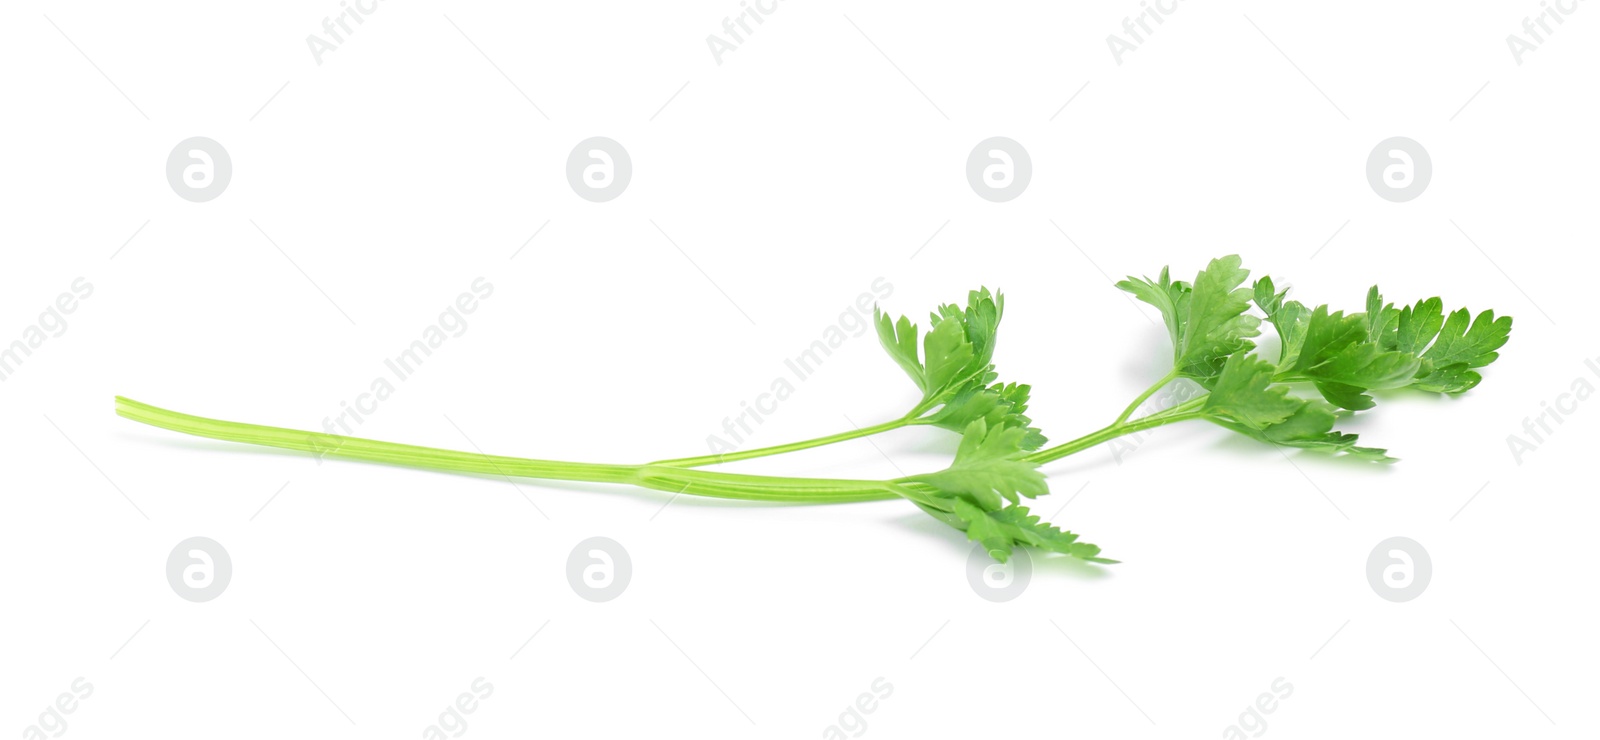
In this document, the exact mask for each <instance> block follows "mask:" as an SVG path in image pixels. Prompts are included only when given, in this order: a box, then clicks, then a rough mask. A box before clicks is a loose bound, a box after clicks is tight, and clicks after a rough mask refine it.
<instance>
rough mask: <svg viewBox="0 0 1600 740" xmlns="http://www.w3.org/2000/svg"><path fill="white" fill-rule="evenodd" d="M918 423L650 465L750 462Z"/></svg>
mask: <svg viewBox="0 0 1600 740" xmlns="http://www.w3.org/2000/svg"><path fill="white" fill-rule="evenodd" d="M918 423H920V422H919V421H917V420H916V419H913V418H910V417H906V418H901V419H895V420H894V421H886V422H884V423H882V424H874V425H872V426H869V427H861V428H859V429H852V430H850V431H848V432H840V433H838V434H830V435H828V436H826V437H817V438H816V439H808V440H804V441H801V442H789V443H787V444H781V445H773V446H771V447H758V448H756V449H753V450H738V451H734V452H720V453H716V454H713V455H700V456H697V457H679V458H673V459H671V460H657V461H655V462H653V463H650V464H651V465H659V466H663V467H674V468H698V467H701V466H704V465H719V464H721V463H729V462H734V461H736V460H750V459H752V458H757V457H766V456H768V455H781V454H783V453H785V452H794V451H796V450H807V449H811V448H813V447H822V446H823V445H831V444H834V443H836V442H844V441H846V440H851V439H860V438H862V437H870V436H872V435H874V434H882V433H883V432H887V431H890V430H893V429H899V428H901V427H907V426H911V425H913V424H918Z"/></svg>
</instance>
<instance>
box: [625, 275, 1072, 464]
mask: <svg viewBox="0 0 1600 740" xmlns="http://www.w3.org/2000/svg"><path fill="white" fill-rule="evenodd" d="M1005 306H1006V301H1005V296H1003V295H1001V294H1000V293H998V292H996V293H993V294H991V293H990V292H989V289H988V288H980V289H978V290H974V291H970V292H968V293H967V306H966V308H962V307H960V306H957V305H955V304H944V305H942V306H939V308H938V310H937V311H934V312H932V313H930V314H929V319H930V320H929V325H930V327H931V328H930V330H929V331H928V333H927V335H926V336H923V337H921V342H920V346H921V350H920V352H919V350H918V346H919V342H918V333H919V329H918V327H917V325H916V324H913V323H911V320H910V319H908V318H906V317H905V316H901V317H900V319H899V321H895V320H892V319H890V318H889V315H888V314H885V313H883V312H882V311H880V310H878V309H876V308H874V309H873V319H874V321H873V323H874V324H875V325H876V326H877V328H878V339H879V341H881V342H882V344H883V348H884V349H885V350H887V351H888V353H889V356H890V357H891V358H893V359H894V361H895V362H896V363H898V364H899V365H900V367H901V368H902V369H904V370H905V371H906V374H907V375H910V376H911V380H912V382H914V383H916V384H917V388H918V389H919V390H921V391H922V399H921V400H920V401H918V402H917V404H916V405H915V406H913V407H912V408H911V410H910V411H908V412H906V414H905V415H904V416H901V417H900V418H898V419H894V420H891V421H887V422H884V423H881V424H874V425H871V426H865V427H860V428H858V429H852V430H850V431H846V432H841V433H839V434H832V435H828V436H826V437H818V438H816V439H810V440H805V441H802V442H790V443H787V444H781V445H774V446H771V447H761V448H756V449H750V450H740V451H736V452H724V453H719V454H714V455H701V456H698V457H684V458H675V459H671V460H661V461H658V462H657V463H656V464H658V465H672V466H675V467H683V468H693V467H701V466H704V465H715V464H718V463H726V462H734V461H736V460H749V459H752V458H757V457H766V456H768V455H777V454H780V453H785V452H795V451H797V450H804V449H809V448H812V447H821V446H823V445H828V444H833V443H835V442H843V441H845V440H850V439H858V438H861V437H867V436H870V435H874V434H882V433H883V432H887V431H891V430H894V429H901V428H904V427H909V426H922V425H928V426H936V427H940V428H943V429H949V430H951V431H954V432H961V431H963V430H965V429H966V427H967V425H968V424H971V423H972V422H973V421H975V420H977V419H983V420H985V421H987V422H988V423H989V424H990V425H991V426H994V425H1000V426H1005V427H1016V428H1019V429H1022V430H1024V434H1023V436H1022V438H1021V444H1022V445H1023V448H1024V449H1028V450H1036V449H1039V447H1041V446H1043V445H1044V443H1045V437H1044V435H1043V434H1041V433H1040V432H1039V430H1038V429H1036V428H1034V427H1033V426H1032V424H1033V422H1032V420H1030V419H1029V418H1028V416H1027V414H1026V413H1025V412H1026V411H1027V410H1028V392H1029V390H1030V388H1029V386H1027V385H1022V384H1018V383H1010V384H1004V383H996V382H995V378H996V377H998V376H997V375H996V373H995V369H994V363H993V362H992V360H993V357H994V346H995V337H996V334H997V332H998V331H999V328H1000V317H1001V316H1002V315H1004V313H1005Z"/></svg>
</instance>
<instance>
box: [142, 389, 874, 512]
mask: <svg viewBox="0 0 1600 740" xmlns="http://www.w3.org/2000/svg"><path fill="white" fill-rule="evenodd" d="M117 414H118V415H119V416H123V417H125V418H128V419H132V420H134V421H137V422H141V423H144V424H149V425H151V426H157V427H161V428H163V429H170V430H172V431H175V432H182V433H184V434H192V435H195V436H198V437H209V438H211V439H221V440H227V441H230V442H243V443H246V444H255V445H264V446H267V447H278V448H282V449H288V450H300V451H304V452H311V453H314V454H316V455H318V456H327V457H340V458H348V459H353V460H366V461H369V462H379V463H388V464H391V465H404V466H408V467H414V468H426V469H430V470H446V471H451V472H458V473H481V474H485V475H501V476H517V477H520V478H540V479H544V480H566V481H591V482H600V483H628V484H632V485H636V486H642V487H645V488H653V489H656V490H661V491H669V492H672V493H688V494H693V495H697V496H714V497H718V498H732V499H742V500H747V501H782V502H794V503H847V502H854V501H879V500H883V499H891V498H897V497H899V494H898V493H897V492H896V491H895V489H894V487H893V486H892V485H891V484H889V483H886V482H883V481H868V480H843V479H828V478H787V477H777V476H759V475H737V474H733V473H718V472H712V471H705V470H685V469H682V468H678V467H674V466H669V465H654V464H645V465H607V464H599V463H581V462H565V461H559V460H535V459H531V458H524V457H507V456H504V455H486V454H482V453H476V452H459V451H456V450H445V449H440V448H437V447H420V446H417V445H407V444H398V443H395V442H380V441H377V440H371V439H362V438H360V437H346V436H342V435H337V434H324V433H321V432H307V431H302V430H297V429H285V428H283V427H270V426H262V425H259V424H245V423H241V422H233V421H221V420H218V419H207V418H205V417H200V416H193V415H190V414H183V413H179V412H176V411H169V410H167V409H162V408H158V407H155V406H151V405H149V404H146V403H140V402H138V401H134V400H132V399H128V398H123V397H121V396H118V397H117Z"/></svg>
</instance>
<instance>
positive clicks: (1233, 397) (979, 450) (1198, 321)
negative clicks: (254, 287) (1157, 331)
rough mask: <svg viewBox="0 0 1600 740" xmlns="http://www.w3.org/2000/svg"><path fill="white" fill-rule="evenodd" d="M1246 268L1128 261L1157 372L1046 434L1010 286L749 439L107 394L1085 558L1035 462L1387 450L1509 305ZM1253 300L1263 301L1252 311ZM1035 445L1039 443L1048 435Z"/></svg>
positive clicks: (238, 427) (239, 437) (302, 443)
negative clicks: (810, 418)
mask: <svg viewBox="0 0 1600 740" xmlns="http://www.w3.org/2000/svg"><path fill="white" fill-rule="evenodd" d="M1249 276H1250V273H1249V271H1248V270H1245V269H1244V268H1243V267H1242V263H1241V260H1240V259H1239V257H1238V256H1228V257H1222V258H1219V259H1215V260H1212V261H1211V262H1210V263H1209V264H1208V265H1207V266H1206V267H1205V269H1203V270H1201V271H1200V272H1199V273H1198V274H1197V275H1196V276H1195V279H1194V280H1193V281H1192V282H1184V281H1174V280H1172V279H1171V277H1170V272H1169V270H1167V269H1166V268H1163V269H1162V271H1161V273H1160V277H1158V278H1157V279H1154V280H1151V279H1149V278H1134V277H1130V278H1128V279H1127V280H1125V281H1122V282H1120V283H1118V284H1117V287H1119V288H1122V289H1123V290H1126V291H1128V292H1129V293H1132V294H1133V295H1134V296H1135V297H1137V298H1138V299H1139V300H1142V301H1144V302H1146V303H1148V304H1150V305H1152V306H1154V307H1155V308H1156V310H1157V311H1159V312H1160V313H1161V316H1162V320H1163V323H1164V325H1165V326H1166V329H1167V333H1168V335H1169V337H1170V339H1171V341H1172V357H1171V360H1172V364H1171V367H1170V369H1169V370H1168V372H1166V373H1165V374H1164V375H1163V376H1162V377H1160V378H1159V379H1157V380H1156V382H1155V383H1154V384H1153V385H1151V386H1150V387H1149V388H1148V389H1146V390H1145V391H1144V392H1143V393H1140V394H1139V395H1138V396H1137V397H1136V398H1135V399H1134V400H1133V402H1132V403H1130V404H1129V405H1128V406H1127V408H1126V409H1124V410H1123V412H1122V413H1121V414H1120V415H1118V416H1117V418H1116V419H1114V420H1113V421H1112V422H1111V423H1110V424H1109V425H1107V426H1105V427H1102V428H1100V429H1098V430H1095V431H1093V432H1090V433H1088V434H1085V435H1083V436H1081V437H1079V438H1077V439H1074V440H1072V441H1070V442H1066V443H1064V444H1059V445H1056V446H1054V447H1048V448H1042V446H1043V444H1044V442H1045V438H1044V436H1043V435H1042V434H1041V433H1040V432H1039V430H1038V429H1036V428H1035V427H1034V426H1033V424H1032V421H1031V419H1029V417H1028V416H1027V415H1026V413H1025V412H1026V410H1027V401H1028V392H1029V387H1028V386H1026V385H1019V384H1015V383H1011V384H1003V383H1000V382H998V381H997V375H996V373H995V369H994V364H993V356H994V347H995V336H996V332H997V330H998V327H999V324H1000V319H1001V316H1002V315H1003V314H1004V308H1005V302H1004V298H1003V297H1002V296H1000V295H999V294H998V293H994V294H991V293H990V292H989V291H988V290H987V289H981V290H976V291H972V292H971V293H970V294H969V295H968V297H967V304H966V306H964V307H962V306H957V305H954V304H947V305H944V306H940V307H939V309H938V310H937V311H935V312H933V313H932V314H931V315H930V324H929V329H928V331H927V333H926V334H922V333H921V332H920V330H919V329H918V327H917V326H916V325H915V324H913V323H911V321H910V320H909V319H907V318H905V317H901V318H899V319H898V320H891V319H890V318H889V317H888V316H887V315H885V314H883V313H881V312H878V313H877V314H876V315H875V317H874V318H875V323H876V325H877V329H878V336H879V339H880V340H881V341H882V344H883V346H884V348H885V349H886V350H887V351H888V353H889V355H890V357H891V358H892V359H894V361H895V362H896V363H898V364H899V365H900V366H901V368H903V369H904V370H905V371H906V374H907V375H909V376H910V377H911V380H912V382H913V383H915V384H916V386H917V389H918V390H919V391H920V392H921V397H920V399H919V400H918V401H917V403H916V404H915V405H913V406H912V408H911V410H910V411H908V412H907V413H906V414H905V415H904V416H902V417H900V418H898V419H895V420H893V421H890V422H885V423H883V424H878V425H874V426H872V427H863V428H861V429H857V430H852V431H850V432H845V433H841V434H836V435H831V436H828V437H820V438H817V439H814V440H806V441H803V442H793V443H789V444H785V445H776V446H773V447H765V448H759V449H753V450H747V451H742V452H733V453H727V454H722V455H711V456H703V457H696V458H678V459H672V460H662V461H657V462H651V463H643V464H637V465H618V464H599V463H580V462H566V461H557V460H537V459H531V458H522V457H508V456H499V455H485V454H481V453H470V452H460V451H455V450H444V449H438V448H431V447H418V446H414V445H404V444H397V443H393V442H380V441H377V440H369V439H361V438H356V437H344V436H339V435H329V434H323V433H320V432H306V431H297V430H293V429H285V428H281V427H268V426H261V425H256V424H244V423H239V422H230V421H220V420H216V419H207V418H204V417H199V416H191V415H189V414H182V413H179V412H176V411H169V410H166V409H161V408H157V407H155V406H151V405H149V404H144V403H140V402H138V401H134V400H131V399H127V398H123V397H120V396H119V397H117V405H116V410H117V413H118V414H119V415H121V416H124V417H126V418H129V419H132V420H134V421H139V422H142V423H145V424H150V425H153V426H157V427H162V428H166V429H171V430H174V431H178V432H182V433H185V434H192V435H197V436H201V437H210V438H214V439H223V440H230V441H235V442H243V443H248V444H256V445H265V446H270V447H280V448H285V449H290V450H300V451H306V452H313V453H316V454H319V455H326V456H336V457H342V458H349V459H356V460H366V461H370V462H379V463H388V464H394V465H405V466H410V467H418V468H428V469H434V470H446V471H453V472H463V473H481V474H491V475H503V476H519V477H527V478H542V479H547V480H568V481H593V482H604V483H622V484H631V485H636V486H641V487H645V488H652V489H656V490H661V491H669V492H673V493H679V494H690V495H697V496H712V497H720V498H731V499H742V500H751V501H776V502H791V503H848V502H859V501H877V500H884V499H897V498H898V499H905V500H908V501H910V502H911V503H913V504H915V505H916V506H917V507H918V508H920V509H922V510H923V511H924V512H927V513H928V514H929V515H931V516H933V517H934V518H936V519H938V520H939V521H941V522H944V523H945V524H948V525H950V526H951V527H954V528H956V529H958V530H961V531H963V532H965V534H966V537H967V538H968V539H969V540H972V541H974V542H978V543H981V545H982V546H983V548H984V549H985V550H986V551H987V552H988V553H989V554H990V555H991V556H992V557H994V558H995V559H996V560H999V561H1002V562H1004V561H1006V560H1007V559H1008V558H1009V557H1010V556H1011V554H1012V553H1013V551H1014V550H1015V548H1017V547H1033V548H1037V549H1040V550H1044V551H1047V552H1054V553H1060V554H1062V555H1066V556H1070V557H1074V558H1079V559H1082V560H1086V561H1090V562H1096V563H1114V562H1116V561H1114V560H1108V559H1105V558H1102V557H1100V548H1099V547H1097V546H1095V545H1092V544H1089V543H1087V542H1083V541H1081V540H1080V539H1079V538H1078V536H1077V535H1076V534H1073V533H1072V532H1068V531H1064V530H1061V529H1058V528H1056V527H1055V526H1053V525H1051V524H1049V523H1047V522H1043V521H1041V520H1040V519H1039V517H1038V516H1036V515H1034V514H1032V513H1030V511H1029V510H1028V508H1027V506H1025V505H1024V504H1023V499H1034V498H1038V497H1039V496H1043V495H1045V494H1047V493H1049V488H1048V485H1047V481H1046V479H1045V476H1044V474H1043V473H1042V472H1040V470H1039V467H1040V466H1041V465H1044V464H1047V463H1050V462H1053V461H1055V460H1059V459H1061V458H1064V457H1067V456H1069V455H1073V454H1077V453H1079V452H1082V451H1084V450H1087V449H1090V448H1093V447H1095V446H1097V445H1100V444H1103V443H1105V442H1107V441H1109V440H1112V439H1116V438H1118V437H1121V436H1124V435H1128V434H1135V433H1138V432H1143V431H1147V430H1150V429H1155V428H1157V427H1162V426H1166V425H1169V424H1176V423H1179V422H1183V421H1208V422H1211V423H1213V424H1215V425H1217V426H1220V427H1222V428H1224V429H1228V430H1231V431H1234V432H1237V433H1239V434H1243V435H1245V436H1248V437H1252V438H1254V439H1258V440H1261V441H1263V442H1267V443H1270V444H1273V445H1278V446H1283V447H1296V448H1302V449H1308V450H1316V451H1321V452H1325V453H1331V454H1336V455H1342V456H1346V457H1351V458H1356V459H1360V460H1367V461H1373V462H1392V461H1393V458H1391V457H1389V455H1388V453H1387V452H1386V451H1385V450H1382V449H1378V448H1373V447H1363V446H1359V445H1357V444H1356V442H1357V438H1356V435H1354V434H1350V433H1346V432H1341V431H1337V430H1336V429H1335V428H1334V427H1335V426H1336V425H1337V423H1338V421H1339V420H1340V419H1341V418H1343V417H1344V416H1347V415H1349V414H1351V413H1355V412H1360V411H1366V410H1369V409H1371V408H1373V407H1374V406H1375V405H1376V402H1377V401H1376V399H1377V397H1376V396H1375V395H1374V394H1375V393H1381V392H1389V391H1395V390H1399V389H1412V390H1414V391H1419V392H1428V393H1436V394H1449V395H1457V394H1460V393H1464V392H1466V391H1468V390H1470V389H1472V388H1473V387H1475V386H1477V385H1478V383H1480V382H1482V380H1483V376H1482V374H1481V373H1480V372H1479V370H1480V369H1481V368H1483V367H1484V366H1486V365H1488V364H1490V363H1492V362H1494V361H1495V359H1497V358H1498V357H1499V349H1500V348H1501V347H1502V346H1504V345H1505V343H1506V341H1507V339H1508V338H1509V337H1510V332H1511V317H1509V316H1500V317H1496V316H1495V314H1494V312H1493V311H1484V312H1482V313H1479V314H1478V315H1477V316H1476V317H1475V318H1474V317H1473V316H1472V314H1471V313H1470V312H1468V311H1467V310H1466V309H1460V310H1457V311H1454V312H1452V313H1450V314H1448V315H1446V314H1445V313H1444V310H1443V306H1444V302H1443V301H1442V300H1440V299H1439V298H1429V299H1426V300H1423V301H1418V302H1417V303H1414V304H1411V305H1408V306H1404V307H1400V308H1396V307H1395V306H1394V304H1391V303H1385V302H1384V300H1383V296H1382V295H1381V294H1380V293H1379V292H1378V289H1377V288H1376V287H1374V288H1372V289H1371V290H1370V291H1369V292H1368V294H1367V300H1366V305H1365V309H1366V310H1365V311H1361V312H1356V313H1345V312H1344V311H1342V310H1334V309H1331V308H1330V307H1329V306H1328V305H1326V304H1323V305H1318V306H1316V307H1315V308H1308V307H1307V306H1306V305H1304V304H1302V303H1300V302H1299V301H1296V300H1293V299H1290V298H1289V297H1288V294H1289V291H1287V290H1282V291H1280V290H1278V288H1277V286H1276V285H1275V284H1274V282H1273V280H1272V279H1271V278H1270V277H1262V278H1259V279H1257V280H1256V281H1255V282H1254V283H1253V284H1251V285H1250V286H1249V287H1246V286H1245V283H1246V281H1247V280H1248V279H1249ZM1252 308H1253V309H1254V310H1256V311H1259V313H1260V315H1259V316H1258V315H1256V314H1255V313H1252V312H1251V310H1252ZM1263 323H1266V324H1269V325H1270V326H1271V327H1272V328H1273V330H1274V331H1275V332H1276V334H1277V335H1278V340H1279V341H1278V344H1279V349H1278V352H1277V356H1276V357H1272V358H1269V357H1266V356H1263V354H1262V353H1260V352H1258V351H1257V347H1256V343H1255V338H1256V337H1258V336H1259V335H1260V334H1261V326H1262V324H1263ZM1180 378H1185V379H1188V380H1191V381H1193V382H1195V383H1197V384H1198V385H1199V386H1200V387H1201V388H1202V389H1204V391H1205V394H1204V395H1202V396H1199V397H1197V398H1193V399H1191V400H1188V401H1185V402H1182V403H1179V404H1177V405H1175V406H1172V407H1170V408H1166V409H1161V410H1157V411H1154V412H1152V413H1148V414H1145V415H1143V416H1138V417H1135V416H1134V415H1135V413H1137V412H1138V410H1139V409H1140V408H1141V407H1143V405H1144V403H1145V402H1146V401H1147V400H1149V399H1150V398H1151V397H1152V396H1153V395H1154V394H1156V393H1157V392H1159V391H1160V390H1161V389H1162V388H1164V387H1166V386H1167V385H1168V384H1170V383H1173V382H1176V381H1177V380H1178V379H1180ZM916 425H928V426H937V427H941V428H944V429H950V430H954V431H958V432H960V433H961V442H960V445H959V446H958V448H957V449H956V453H955V457H954V459H953V460H952V461H951V463H950V465H949V466H948V467H946V468H945V469H943V470H939V471H935V472H931V473H919V474H915V475H908V476H903V477H901V478H896V479H891V480H849V479H829V478H806V477H786V476H765V475H746V474H737V473H727V472H721V471H713V470H701V469H699V468H701V467H702V466H706V465H712V464H716V463H721V462H731V461H733V460H743V459H750V458H754V457H762V456H766V455H774V454H779V453H783V452H790V451H794V450H800V449H807V448H810V447H817V446H820V445H824V444H831V443H834V442H838V441H842V440H845V439H854V438H858V437H863V436H867V435H869V434H877V433H880V432H883V431H888V430H890V429H897V428H901V427H907V426H916ZM1041 448H1042V449H1041Z"/></svg>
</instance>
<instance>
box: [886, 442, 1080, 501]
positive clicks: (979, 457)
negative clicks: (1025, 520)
mask: <svg viewBox="0 0 1600 740" xmlns="http://www.w3.org/2000/svg"><path fill="white" fill-rule="evenodd" d="M1027 436H1028V431H1027V430H1026V429H1023V428H1019V427H1005V426H997V427H996V426H990V425H989V423H988V422H986V421H984V420H983V419H978V420H976V421H974V422H972V423H971V424H969V425H967V429H966V431H965V432H963V433H962V435H961V445H960V446H959V447H957V448H956V457H955V460H954V461H953V462H951V463H950V467H948V468H945V469H944V470H941V471H939V472H937V473H923V474H921V475H912V476H907V477H905V478H900V479H898V480H896V482H897V483H923V484H926V485H929V486H932V487H933V488H935V489H937V490H938V492H939V494H940V495H942V496H945V497H951V498H953V497H961V498H965V499H967V500H968V501H970V502H972V503H973V504H975V505H977V506H979V507H981V508H983V509H984V510H986V511H994V510H996V509H999V508H1000V507H1001V506H1002V505H1003V503H1002V501H1010V502H1011V503H1013V504H1015V503H1017V501H1018V496H1027V497H1028V498H1035V497H1038V496H1043V495H1044V494H1046V493H1049V492H1050V489H1049V487H1048V486H1047V485H1046V484H1045V482H1044V474H1043V473H1040V472H1039V471H1038V469H1037V468H1038V467H1039V463H1036V462H1030V461H1028V460H1024V459H1023V457H1024V456H1026V455H1027V452H1028V451H1027V450H1025V449H1023V447H1022V443H1023V440H1024V439H1025V438H1026V437H1027Z"/></svg>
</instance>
